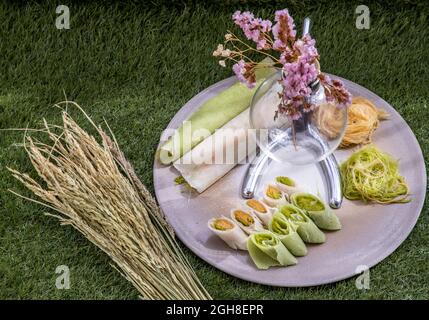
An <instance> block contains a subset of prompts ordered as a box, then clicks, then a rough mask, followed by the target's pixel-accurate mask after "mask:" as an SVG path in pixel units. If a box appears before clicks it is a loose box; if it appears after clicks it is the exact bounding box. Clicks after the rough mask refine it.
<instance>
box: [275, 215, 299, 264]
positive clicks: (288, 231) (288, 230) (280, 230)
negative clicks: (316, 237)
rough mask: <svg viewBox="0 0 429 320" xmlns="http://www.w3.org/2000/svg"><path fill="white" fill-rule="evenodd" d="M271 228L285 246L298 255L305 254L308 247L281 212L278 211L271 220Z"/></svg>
mask: <svg viewBox="0 0 429 320" xmlns="http://www.w3.org/2000/svg"><path fill="white" fill-rule="evenodd" d="M269 230H270V231H271V232H273V233H274V234H275V235H276V236H277V237H278V238H279V239H280V241H281V242H282V243H283V244H284V246H285V247H286V248H287V249H288V250H289V251H290V252H291V253H292V254H293V255H294V256H296V257H301V256H305V255H306V254H307V247H306V246H305V244H304V242H303V241H302V239H301V237H300V236H299V234H298V232H297V231H296V226H295V225H294V224H292V223H291V222H290V221H289V220H288V219H286V218H285V216H284V215H282V214H281V213H279V212H276V213H275V214H274V216H273V219H272V220H271V222H270V225H269Z"/></svg>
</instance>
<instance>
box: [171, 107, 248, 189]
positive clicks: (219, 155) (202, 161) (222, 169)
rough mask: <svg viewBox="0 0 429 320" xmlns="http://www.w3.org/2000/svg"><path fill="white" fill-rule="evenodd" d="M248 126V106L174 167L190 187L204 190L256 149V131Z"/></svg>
mask: <svg viewBox="0 0 429 320" xmlns="http://www.w3.org/2000/svg"><path fill="white" fill-rule="evenodd" d="M248 129H250V122H249V109H246V110H245V111H243V112H242V113H240V114H239V115H238V116H237V117H235V118H234V119H232V120H231V121H229V122H228V123H227V124H225V125H224V126H223V127H222V128H221V129H220V130H217V131H216V132H215V133H214V134H213V135H211V136H209V137H207V138H206V139H204V141H203V142H201V143H200V144H199V145H197V146H196V147H195V148H194V149H192V150H191V151H189V152H188V153H186V154H185V155H184V156H183V157H182V158H180V159H179V160H177V161H176V162H174V167H175V168H176V169H177V170H178V171H179V172H180V173H181V175H182V176H183V178H184V179H185V180H186V182H187V183H188V184H189V185H190V186H191V187H193V188H194V189H195V190H197V191H198V192H200V193H201V192H203V191H204V190H206V189H207V188H208V187H210V186H211V185H212V184H213V183H215V182H216V181H217V180H218V179H220V178H221V177H223V176H224V175H225V174H226V173H228V172H229V171H230V170H231V169H232V168H234V167H235V166H236V165H237V164H238V163H241V162H245V160H246V158H247V157H248V155H249V156H250V155H252V154H253V153H254V152H255V150H256V140H255V135H254V134H253V133H252V132H250V131H249V130H248Z"/></svg>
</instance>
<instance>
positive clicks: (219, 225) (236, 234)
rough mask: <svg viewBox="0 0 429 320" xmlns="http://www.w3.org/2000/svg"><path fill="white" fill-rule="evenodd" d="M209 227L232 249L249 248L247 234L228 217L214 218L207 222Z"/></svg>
mask: <svg viewBox="0 0 429 320" xmlns="http://www.w3.org/2000/svg"><path fill="white" fill-rule="evenodd" d="M207 225H208V227H209V229H210V230H211V231H213V233H214V234H216V235H217V236H219V238H221V239H222V240H223V241H225V243H226V244H227V245H228V246H230V247H231V248H232V249H235V250H237V249H240V250H247V245H246V242H247V235H246V234H245V233H244V232H243V230H241V229H240V228H239V227H238V226H237V224H235V223H234V221H232V220H231V219H229V218H227V217H224V216H222V217H220V218H212V219H210V220H209V221H208V223H207Z"/></svg>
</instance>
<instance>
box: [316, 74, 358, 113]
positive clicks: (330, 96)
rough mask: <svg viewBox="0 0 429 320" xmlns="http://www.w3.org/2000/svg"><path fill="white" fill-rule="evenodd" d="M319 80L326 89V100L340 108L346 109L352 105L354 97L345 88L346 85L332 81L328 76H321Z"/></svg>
mask: <svg viewBox="0 0 429 320" xmlns="http://www.w3.org/2000/svg"><path fill="white" fill-rule="evenodd" d="M319 79H320V82H321V84H322V85H323V87H324V88H325V95H326V100H327V101H328V102H331V103H336V104H337V107H338V108H344V107H347V106H349V105H350V104H351V103H352V95H351V94H350V92H348V90H347V89H346V88H345V86H344V83H342V82H341V81H339V80H332V79H331V77H329V76H328V75H326V74H320V75H319Z"/></svg>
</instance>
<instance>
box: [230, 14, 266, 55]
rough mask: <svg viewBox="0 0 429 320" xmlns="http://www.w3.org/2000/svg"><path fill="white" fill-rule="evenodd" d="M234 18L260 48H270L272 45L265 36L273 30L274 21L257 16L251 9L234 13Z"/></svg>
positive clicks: (248, 37)
mask: <svg viewBox="0 0 429 320" xmlns="http://www.w3.org/2000/svg"><path fill="white" fill-rule="evenodd" d="M232 19H233V20H234V22H235V24H236V25H238V26H239V27H240V28H241V30H243V32H244V35H245V36H246V37H247V39H248V40H253V41H254V42H255V43H256V48H257V49H258V50H264V49H265V50H266V49H270V47H271V46H270V44H269V43H268V41H267V38H266V37H265V35H266V34H267V33H268V32H270V31H271V26H272V22H271V21H270V20H262V19H261V18H255V17H254V15H253V13H250V12H249V11H245V12H241V11H236V12H235V13H234V14H233V15H232Z"/></svg>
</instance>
